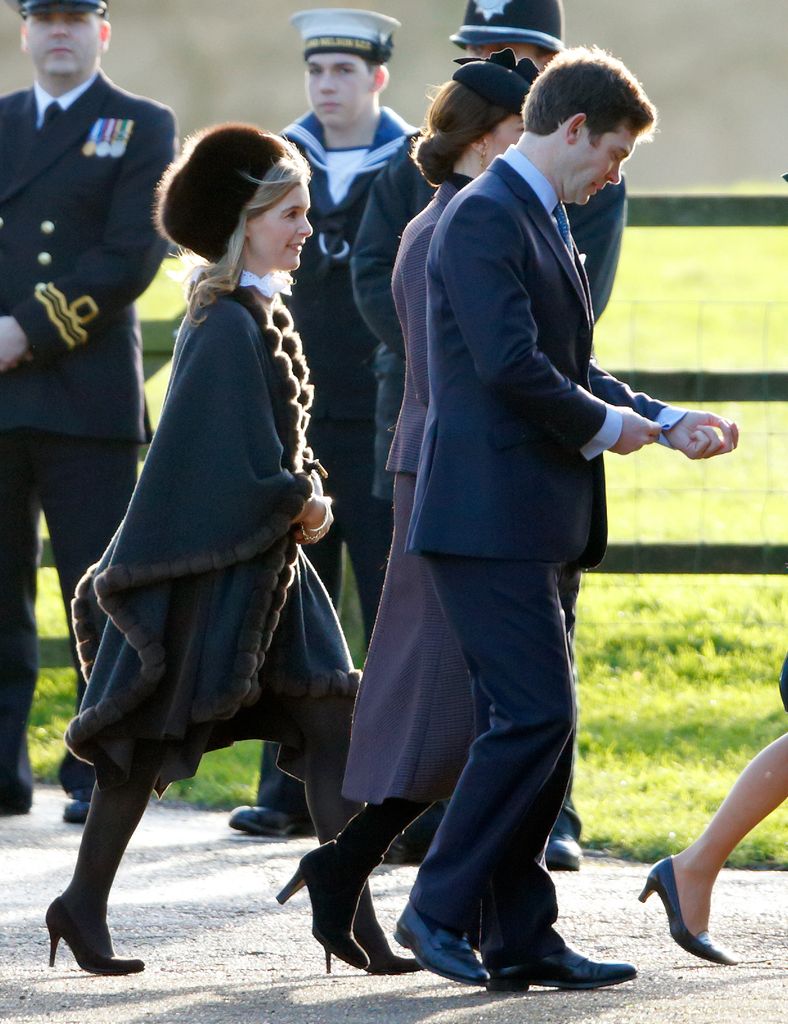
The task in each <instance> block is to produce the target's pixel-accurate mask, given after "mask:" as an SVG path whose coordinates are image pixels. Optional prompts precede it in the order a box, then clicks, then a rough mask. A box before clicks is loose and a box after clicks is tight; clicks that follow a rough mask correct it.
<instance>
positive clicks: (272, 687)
mask: <svg viewBox="0 0 788 1024" xmlns="http://www.w3.org/2000/svg"><path fill="white" fill-rule="evenodd" d="M360 682H361V672H360V671H359V670H358V669H353V670H352V671H350V672H342V671H340V670H339V669H337V670H336V671H334V672H331V673H329V674H328V675H323V676H314V677H312V678H311V679H291V678H287V679H270V678H269V679H266V681H265V689H266V692H268V693H277V694H280V695H282V696H285V697H355V696H356V694H357V693H358V688H359V684H360Z"/></svg>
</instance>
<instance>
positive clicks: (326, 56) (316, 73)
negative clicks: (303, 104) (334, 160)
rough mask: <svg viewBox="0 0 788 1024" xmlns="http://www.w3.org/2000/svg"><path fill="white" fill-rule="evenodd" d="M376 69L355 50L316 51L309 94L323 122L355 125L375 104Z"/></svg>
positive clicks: (340, 126)
mask: <svg viewBox="0 0 788 1024" xmlns="http://www.w3.org/2000/svg"><path fill="white" fill-rule="evenodd" d="M378 89H379V86H378V84H377V76H376V68H374V67H372V66H370V65H369V64H367V62H366V61H365V60H363V59H362V58H361V57H357V56H355V54H351V53H315V54H313V55H312V56H311V57H310V58H309V60H308V61H307V64H306V94H307V99H308V100H309V105H310V107H311V108H312V110H314V112H315V114H317V117H318V120H319V121H320V123H321V124H323V125H324V126H326V127H328V128H333V129H335V130H342V129H345V128H350V127H352V126H353V125H354V124H355V123H356V122H357V121H359V120H360V118H362V117H363V116H365V115H366V114H367V113H368V112H369V111H370V110H372V109H373V107H374V105H375V97H376V95H377V93H378Z"/></svg>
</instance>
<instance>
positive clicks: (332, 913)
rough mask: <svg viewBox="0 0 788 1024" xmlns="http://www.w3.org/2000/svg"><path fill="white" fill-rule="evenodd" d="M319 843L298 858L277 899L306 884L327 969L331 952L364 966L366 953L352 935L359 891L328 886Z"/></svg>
mask: <svg viewBox="0 0 788 1024" xmlns="http://www.w3.org/2000/svg"><path fill="white" fill-rule="evenodd" d="M322 849H323V847H322V846H318V847H317V849H315V850H311V851H310V852H309V853H307V854H305V856H303V857H302V858H301V862H300V863H299V865H298V870H297V871H296V873H295V874H294V875H293V877H292V878H291V879H290V881H289V882H288V883H287V885H286V886H285V887H284V889H282V891H281V892H280V893H279V894H278V895H277V897H276V900H277V903H281V904H282V905H284V904H285V903H287V901H288V900H289V899H290V897H291V896H293V895H294V894H295V893H297V892H298V891H299V890H300V889H303V887H304V886H306V887H307V890H308V892H309V899H310V900H311V902H312V934H313V935H314V937H315V938H316V939H317V941H318V942H319V943H320V945H321V946H322V947H323V949H324V950H325V953H326V973H327V974H330V973H331V955H332V954H333V955H334V956H338V957H339V959H340V960H344V961H345V963H346V964H350V966H351V967H359V968H361V970H366V968H367V967H369V957H368V956H367V954H366V953H365V952H364V950H363V949H362V948H361V946H359V944H358V943H357V942H356V940H355V939H354V938H353V934H352V930H353V916H354V915H355V913H356V907H357V906H358V898H359V891H358V889H357V888H356V887H355V886H353V885H344V886H341V887H337V888H335V889H329V888H328V887H327V885H326V881H327V880H326V879H321V878H320V877H319V876H320V873H321V869H320V868H318V867H317V865H318V864H322V858H321V857H320V856H318V855H320V851H321V850H322Z"/></svg>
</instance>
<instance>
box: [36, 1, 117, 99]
mask: <svg viewBox="0 0 788 1024" xmlns="http://www.w3.org/2000/svg"><path fill="white" fill-rule="evenodd" d="M109 33H110V28H109V22H107V21H105V20H104V18H101V17H99V16H98V15H97V14H93V13H92V12H90V11H80V12H72V13H66V12H63V11H55V12H52V13H51V14H31V15H30V16H29V17H28V18H26V19H25V21H24V23H23V25H22V49H23V50H24V51H25V52H26V53H29V54H30V57H31V59H32V61H33V66H34V67H35V69H36V73H37V75H38V77H39V78H46V79H48V80H56V81H57V80H61V79H62V81H63V82H64V83H65V84H67V85H68V87H69V88H73V87H75V86H77V85H79V84H81V83H82V82H84V81H86V80H87V79H88V78H90V76H91V75H92V74H93V72H94V71H95V70H96V68H97V67H98V65H99V61H100V58H101V54H102V53H103V52H104V50H106V48H107V44H108V43H109Z"/></svg>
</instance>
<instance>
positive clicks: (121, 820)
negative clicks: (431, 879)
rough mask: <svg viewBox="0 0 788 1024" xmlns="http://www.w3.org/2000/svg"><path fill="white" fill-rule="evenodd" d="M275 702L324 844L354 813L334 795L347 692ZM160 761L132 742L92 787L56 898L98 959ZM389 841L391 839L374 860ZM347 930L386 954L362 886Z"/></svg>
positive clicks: (152, 747) (146, 746) (106, 946)
mask: <svg viewBox="0 0 788 1024" xmlns="http://www.w3.org/2000/svg"><path fill="white" fill-rule="evenodd" d="M280 702H281V704H282V706H283V708H284V709H285V710H286V711H287V712H288V714H289V716H290V717H291V718H292V720H293V722H294V723H295V725H296V726H297V728H298V730H299V731H300V732H301V734H302V736H303V738H304V759H303V764H304V784H305V789H306V799H307V805H308V806H309V813H310V815H311V816H312V820H313V822H314V825H315V830H316V832H317V835H318V838H319V839H320V842H321V843H325V842H327V841H328V840H329V839H333V838H334V836H335V835H336V834H337V833H338V832H339V831H340V829H342V826H343V825H344V824H345V823H346V822H347V821H348V819H349V818H350V817H351V815H353V813H354V812H355V811H357V810H358V804H355V803H352V802H351V801H349V800H345V799H343V797H342V794H341V789H342V778H343V776H344V772H345V759H346V757H347V750H348V744H349V742H350V717H351V712H352V708H353V702H352V700H351V699H350V698H348V697H321V698H308V697H300V698H280ZM161 764H162V750H161V748H159V747H158V745H156V744H153V743H145V742H140V743H138V744H137V749H136V752H135V760H134V764H133V767H132V771H131V773H130V776H129V778H128V780H127V781H125V782H123V783H122V784H120V785H117V786H113V787H111V788H109V789H105V790H101V789H98V787H97V788H96V789H95V790H94V793H93V798H92V800H91V803H90V813H89V814H88V819H87V821H86V823H85V830H84V832H83V835H82V842H81V845H80V847H79V853H78V855H77V863H76V867H75V869H74V875H73V877H72V879H71V882H70V883H69V885H68V887H67V888H66V890H65V892H64V893H63V901H64V902H65V904H66V906H67V908H68V910H69V912H70V913H71V915H72V917H73V918H74V920H75V923H76V924H77V925H78V927H79V928H80V929H81V931H82V932H83V935H84V938H85V940H86V941H87V942H88V944H89V945H90V946H91V947H92V948H93V949H94V950H95V952H97V953H101V954H104V955H105V956H111V955H112V954H113V950H112V940H111V938H110V935H109V929H108V928H107V923H106V915H107V901H108V899H109V894H110V890H111V888H112V884H113V882H114V880H115V875H116V874H117V870H118V867H119V866H120V862H121V860H122V858H123V854H124V853H125V851H126V847H127V846H128V844H129V841H130V840H131V837H132V836H133V835H134V831H135V829H136V828H137V825H138V824H139V822H140V819H141V818H142V815H143V813H144V812H145V808H146V806H147V804H148V800H149V799H150V796H151V793H152V791H153V786H154V783H155V782H156V779H157V778H158V776H159V773H160V770H161ZM401 802H402V803H405V801H401ZM411 806H415V807H419V806H420V805H411ZM421 809H423V807H422V808H421ZM363 813H365V812H362V814H363ZM418 813H420V811H417V812H416V814H414V817H415V816H417V814H418ZM357 817H359V815H357ZM354 820H356V819H354ZM399 831H401V827H400V828H397V829H395V831H394V833H393V834H392V837H391V838H392V839H393V838H394V835H396V834H397V833H398V832H399ZM390 842H391V839H389V841H388V842H387V843H386V846H385V847H384V848H383V851H382V852H381V855H380V856H381V857H382V855H383V852H385V849H386V848H387V847H388V844H389V843H390ZM372 866H373V867H374V865H372ZM371 870H372V867H370V871H371ZM354 930H355V932H356V935H357V937H358V938H359V940H360V941H362V943H363V945H364V947H365V949H366V950H367V952H368V953H370V954H371V955H370V959H372V956H373V955H374V954H375V953H376V952H377V953H379V954H380V955H385V953H386V952H387V951H388V943H387V942H386V939H385V936H384V935H383V931H382V929H381V928H380V925H379V924H378V922H377V920H376V918H375V912H374V910H373V907H372V898H371V896H370V893H369V889H368V888H365V890H364V892H363V893H362V897H361V901H360V902H359V909H358V912H357V914H356V921H355V925H354Z"/></svg>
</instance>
